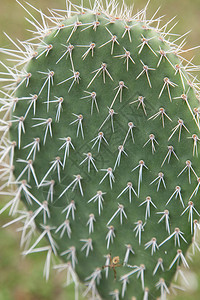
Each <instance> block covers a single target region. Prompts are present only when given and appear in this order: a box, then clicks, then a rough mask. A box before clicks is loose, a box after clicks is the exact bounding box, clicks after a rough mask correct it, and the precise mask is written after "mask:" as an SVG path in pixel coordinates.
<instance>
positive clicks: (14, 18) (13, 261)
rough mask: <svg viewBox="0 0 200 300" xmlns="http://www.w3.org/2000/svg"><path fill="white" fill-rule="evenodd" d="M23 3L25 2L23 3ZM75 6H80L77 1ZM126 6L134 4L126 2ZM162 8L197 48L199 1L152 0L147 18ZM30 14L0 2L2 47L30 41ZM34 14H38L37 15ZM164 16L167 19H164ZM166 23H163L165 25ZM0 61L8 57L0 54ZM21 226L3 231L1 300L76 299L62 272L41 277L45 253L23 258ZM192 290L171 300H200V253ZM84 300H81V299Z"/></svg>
mask: <svg viewBox="0 0 200 300" xmlns="http://www.w3.org/2000/svg"><path fill="white" fill-rule="evenodd" d="M21 2H22V3H23V1H22V0H21ZM146 2H147V1H146V0H134V9H135V12H136V11H138V10H140V9H142V8H143V7H144V6H145V5H146ZM29 3H31V4H32V5H34V6H35V7H37V8H40V9H42V11H43V12H45V13H48V8H59V9H65V0H56V1H55V0H42V1H41V0H29ZM76 3H78V2H77V1H76ZM126 3H127V4H133V2H132V1H130V0H126ZM159 6H161V9H160V11H159V12H158V16H160V15H164V18H163V19H164V20H165V21H168V20H169V19H170V18H173V17H174V15H176V16H177V18H176V20H175V21H173V22H172V24H174V23H176V21H177V20H178V24H177V25H176V28H175V30H173V31H172V32H173V33H174V32H178V33H180V34H184V33H185V32H187V31H189V30H191V29H192V32H191V33H190V34H189V36H188V38H187V45H186V46H187V47H188V48H191V47H194V46H196V45H198V43H199V41H200V30H199V25H200V21H199V20H200V19H199V16H200V1H199V0H192V1H191V0H151V2H150V4H149V9H148V16H150V17H151V16H152V15H153V14H154V12H155V11H156V10H157V8H158V7H159ZM33 13H34V11H33ZM25 15H26V17H27V14H25V12H24V11H23V9H22V8H21V7H20V5H19V4H17V3H16V1H15V0H6V1H3V0H0V47H9V46H10V44H11V43H10V42H9V40H8V39H7V38H6V36H5V35H4V34H3V31H5V32H6V33H7V34H8V35H10V36H11V37H12V38H14V39H15V38H16V39H20V40H25V39H28V38H30V36H31V34H30V32H29V31H28V30H27V29H29V30H31V29H32V28H31V26H30V24H28V23H27V21H26V19H25ZM34 15H35V13H34ZM165 15H166V16H167V17H165ZM163 24H164V22H163ZM194 55H195V58H194V62H195V63H196V64H200V50H199V49H197V50H196V51H195V52H194V51H190V52H188V53H187V54H186V55H185V56H186V57H187V58H188V59H190V58H191V57H193V56H194ZM0 60H5V56H4V57H3V56H2V55H0ZM0 69H1V67H0ZM4 204H5V199H0V209H1V207H3V206H4ZM9 220H11V218H9V217H8V216H7V214H6V213H4V214H2V215H1V217H0V227H1V226H2V225H3V224H5V223H7V222H8V221H9ZM18 227H20V224H19V225H12V226H10V227H7V228H4V229H2V228H0V300H54V299H57V300H74V287H73V285H71V286H69V287H67V288H63V284H64V281H65V279H66V278H65V277H64V274H63V273H60V274H56V273H55V271H54V272H52V273H51V275H50V279H49V281H48V282H47V283H46V281H45V279H43V278H42V273H43V266H44V262H45V254H44V255H43V254H31V255H29V256H28V257H26V258H24V257H23V256H22V255H21V252H20V248H19V242H20V234H19V233H18V234H16V230H17V228H18ZM187 278H188V280H189V287H186V290H187V291H185V292H178V295H176V296H170V299H171V300H198V299H200V296H199V295H200V254H199V253H198V254H196V255H195V256H194V257H193V261H192V263H191V269H190V271H189V272H188V273H187ZM80 300H81V299H80Z"/></svg>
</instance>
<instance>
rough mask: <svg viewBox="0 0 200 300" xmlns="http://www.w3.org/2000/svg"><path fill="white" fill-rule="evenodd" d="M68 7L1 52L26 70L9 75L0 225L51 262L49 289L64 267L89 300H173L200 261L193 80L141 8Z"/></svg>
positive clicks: (177, 49)
mask: <svg viewBox="0 0 200 300" xmlns="http://www.w3.org/2000/svg"><path fill="white" fill-rule="evenodd" d="M20 5H22V4H20ZM67 6H68V7H67V10H66V11H65V12H64V13H65V16H62V15H60V12H59V11H52V14H51V17H46V16H45V15H44V14H43V13H42V12H41V11H39V13H40V15H41V17H42V19H43V25H41V24H39V22H38V21H37V20H36V19H35V18H34V17H32V21H31V22H32V25H33V26H34V27H35V32H34V38H33V39H32V40H29V41H26V42H24V43H22V44H21V46H20V47H18V46H17V47H18V48H17V50H16V51H15V52H13V51H11V50H8V49H1V52H6V53H7V54H9V55H10V56H11V57H13V59H16V57H17V60H18V61H17V63H16V66H15V67H9V66H6V65H4V64H3V63H2V65H3V66H4V67H5V69H6V71H5V72H6V78H7V79H6V81H7V83H6V85H5V87H4V88H5V91H2V93H3V94H4V96H5V98H4V99H2V100H1V102H2V107H1V111H3V112H4V117H3V119H2V120H1V125H2V126H1V128H2V131H3V135H2V138H1V146H0V147H1V172H2V173H1V174H2V176H1V178H3V179H4V185H3V187H6V188H7V190H6V191H5V193H6V194H7V195H10V196H11V199H10V201H9V202H8V203H7V204H6V205H5V206H4V207H3V208H2V210H1V211H0V213H2V212H3V211H5V210H9V214H10V215H17V218H16V219H15V220H14V221H12V222H11V223H13V222H15V221H18V220H22V221H23V222H24V228H23V231H22V239H21V244H22V245H24V247H25V250H24V252H23V253H24V254H25V255H27V254H30V253H33V252H40V251H46V252H47V261H46V264H45V276H46V279H48V276H49V269H50V260H51V256H52V255H56V256H59V257H60V258H61V259H62V261H63V262H64V263H65V264H62V265H60V266H57V268H59V267H60V268H64V269H65V268H66V270H67V274H68V276H71V278H72V279H73V280H74V282H75V286H76V288H77V286H78V280H80V281H81V282H84V283H85V284H86V286H87V288H86V290H85V292H84V296H90V297H91V299H96V298H98V297H101V298H102V299H111V298H112V299H135V298H134V297H136V299H145V300H147V299H155V298H156V297H159V296H160V297H161V299H165V298H166V296H167V295H168V294H169V293H170V289H169V288H170V284H171V282H172V280H173V277H174V275H175V273H176V272H180V265H183V266H184V267H185V268H188V267H189V264H188V259H187V258H186V252H187V250H188V247H189V246H190V245H191V243H193V246H194V248H195V247H198V244H197V239H196V237H197V233H198V230H199V228H200V226H199V223H198V218H199V213H200V204H199V201H198V196H199V187H200V177H198V176H199V171H198V168H199V166H200V163H199V161H198V147H199V145H198V143H199V141H200V139H199V137H198V134H199V114H200V113H199V108H198V105H199V100H198V95H199V88H198V82H197V79H196V77H195V76H194V75H192V74H193V73H192V71H195V70H196V69H197V67H196V66H194V65H193V64H192V63H191V62H190V61H187V60H186V59H184V58H183V57H182V54H183V53H184V50H183V49H182V42H181V41H182V39H181V38H177V37H176V38H175V40H174V41H172V40H171V38H170V39H169V37H168V31H167V27H166V26H164V27H161V28H159V24H160V19H159V18H158V19H156V20H153V19H150V20H148V19H147V18H146V9H147V7H145V9H144V10H142V11H140V12H138V13H137V14H136V15H134V16H132V15H131V10H130V9H128V8H127V7H126V6H125V5H123V6H122V9H118V7H117V5H116V3H114V2H113V1H111V2H110V3H107V6H106V8H103V6H102V3H101V2H99V1H95V2H94V5H93V7H92V8H90V9H86V8H83V7H82V6H81V7H78V6H76V5H73V4H72V3H70V2H67ZM29 14H30V12H29ZM30 15H31V14H30ZM49 21H51V22H52V24H51V27H49V25H47V22H49ZM35 39H39V43H37V44H36V45H35ZM176 42H180V44H179V45H177V44H176ZM22 47H23V48H24V49H25V52H23V51H22ZM5 72H4V74H5ZM7 75H8V76H7ZM8 134H9V135H8ZM7 155H9V159H8V160H7V161H5V158H6V157H7ZM13 176H14V177H13ZM14 178H15V179H14ZM20 199H21V200H22V201H23V203H24V205H25V207H26V209H27V211H23V212H22V211H21V210H19V200H20ZM35 227H37V229H38V230H39V236H38V237H37V238H35V240H34V241H33V242H31V236H32V234H33V232H34V230H35ZM41 240H45V241H46V242H47V244H48V246H45V247H41V244H40V241H41Z"/></svg>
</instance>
